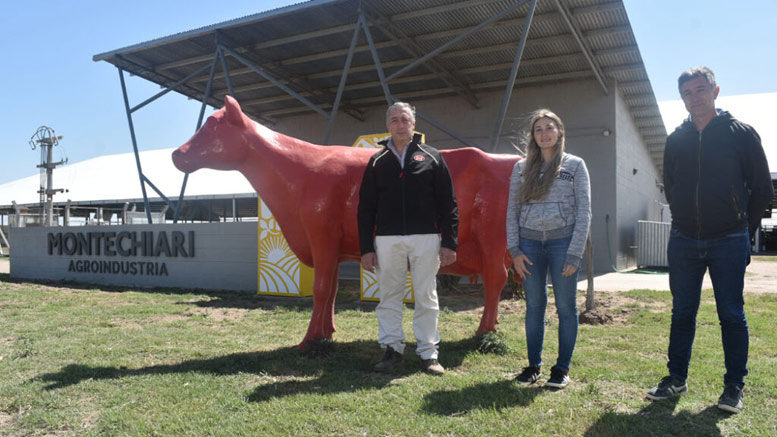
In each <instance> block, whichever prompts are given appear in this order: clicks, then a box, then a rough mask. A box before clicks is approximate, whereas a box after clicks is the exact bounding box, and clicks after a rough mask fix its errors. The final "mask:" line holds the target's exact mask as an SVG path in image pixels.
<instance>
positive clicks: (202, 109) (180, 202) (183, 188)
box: [148, 35, 221, 223]
mask: <svg viewBox="0 0 777 437" xmlns="http://www.w3.org/2000/svg"><path fill="white" fill-rule="evenodd" d="M217 36H218V35H217ZM217 39H218V38H217ZM220 52H221V48H220V47H218V46H217V47H216V53H215V55H214V56H213V60H212V61H211V62H210V74H209V75H208V83H207V85H205V93H204V94H203V96H202V105H201V106H200V115H199V117H198V118H197V127H195V128H194V131H195V132H197V131H198V130H199V129H200V127H201V126H202V119H203V118H204V117H205V107H206V106H207V105H208V99H209V98H210V90H211V86H212V85H213V75H214V74H216V61H218V59H219V53H220ZM187 182H189V173H185V174H184V175H183V182H181V192H180V193H179V194H178V203H177V204H176V207H175V208H173V211H175V213H174V214H173V223H178V215H179V214H180V212H181V206H182V205H183V195H184V193H185V192H186V183H187ZM168 204H169V203H168ZM148 222H149V223H151V219H150V218H149V221H148Z"/></svg>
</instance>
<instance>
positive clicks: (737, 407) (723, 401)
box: [718, 384, 745, 414]
mask: <svg viewBox="0 0 777 437" xmlns="http://www.w3.org/2000/svg"><path fill="white" fill-rule="evenodd" d="M744 400H745V392H743V391H742V389H741V388H740V387H739V386H737V385H734V384H729V385H727V386H726V388H724V389H723V394H722V395H720V398H719V399H718V408H720V409H721V410H723V411H728V412H729V413H734V414H736V413H741V412H742V406H743V405H744Z"/></svg>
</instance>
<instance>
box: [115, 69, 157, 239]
mask: <svg viewBox="0 0 777 437" xmlns="http://www.w3.org/2000/svg"><path fill="white" fill-rule="evenodd" d="M117 68H118V70H119V81H120V82H121V93H122V95H123V96H124V110H125V111H126V112H127V123H128V124H129V130H130V137H131V139H132V150H133V151H134V152H135V165H137V167H138V179H139V180H140V191H141V192H142V193H143V204H144V205H145V207H146V218H147V219H148V223H149V224H150V223H151V209H150V206H149V203H148V195H147V194H146V184H145V181H144V180H143V177H144V176H143V169H142V168H141V166H140V155H139V154H138V141H137V139H136V138H135V125H134V124H133V123H132V112H131V111H130V106H129V98H128V97H127V85H126V84H125V83H124V70H122V69H121V67H117Z"/></svg>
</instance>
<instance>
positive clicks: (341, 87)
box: [324, 13, 362, 144]
mask: <svg viewBox="0 0 777 437" xmlns="http://www.w3.org/2000/svg"><path fill="white" fill-rule="evenodd" d="M361 22H362V14H361V13H359V17H358V18H357V19H356V25H355V26H353V36H352V37H351V45H350V47H349V48H348V55H347V56H346V57H345V66H344V67H343V74H342V75H341V76H340V84H339V85H338V86H337V94H336V95H335V102H334V104H333V105H332V112H331V113H330V114H331V115H330V118H329V123H327V125H326V132H325V133H324V144H329V134H330V133H331V132H332V128H333V127H334V125H335V118H337V109H338V108H339V106H340V99H341V98H342V96H343V90H344V89H345V82H346V80H347V79H348V72H349V71H350V69H351V61H353V52H354V50H356V41H357V40H358V39H359V29H360V28H361Z"/></svg>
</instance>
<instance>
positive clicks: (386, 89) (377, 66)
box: [359, 12, 394, 105]
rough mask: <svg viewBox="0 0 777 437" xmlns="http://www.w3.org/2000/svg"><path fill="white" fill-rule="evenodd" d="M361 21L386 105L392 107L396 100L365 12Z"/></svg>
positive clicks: (361, 15) (360, 18)
mask: <svg viewBox="0 0 777 437" xmlns="http://www.w3.org/2000/svg"><path fill="white" fill-rule="evenodd" d="M359 20H360V21H361V23H362V29H364V36H365V37H366V38H367V44H368V45H369V46H370V52H371V53H372V61H373V62H375V69H376V70H377V71H378V78H379V79H380V86H381V87H383V95H384V96H385V97H386V103H388V104H389V105H391V104H392V103H394V98H393V97H392V96H391V90H390V89H389V87H388V82H387V81H386V76H385V75H384V74H383V65H382V64H381V63H380V57H379V56H378V50H377V49H376V48H375V41H373V40H372V33H371V32H370V27H369V26H368V25H367V19H366V18H364V13H363V12H360V13H359Z"/></svg>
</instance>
